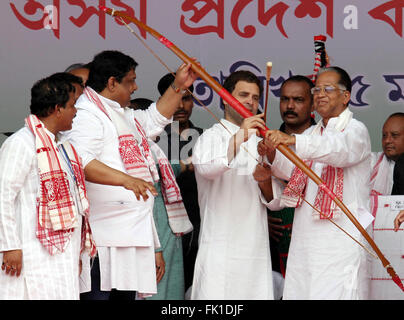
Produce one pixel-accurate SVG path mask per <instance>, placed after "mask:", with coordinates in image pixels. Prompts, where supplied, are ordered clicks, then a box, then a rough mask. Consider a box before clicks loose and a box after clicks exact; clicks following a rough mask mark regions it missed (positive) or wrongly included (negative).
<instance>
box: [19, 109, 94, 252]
mask: <svg viewBox="0 0 404 320" xmlns="http://www.w3.org/2000/svg"><path fill="white" fill-rule="evenodd" d="M25 123H26V125H27V127H28V128H29V129H30V130H31V132H32V133H33V134H34V136H35V146H36V152H37V160H38V172H39V180H40V186H39V197H38V199H37V210H38V212H37V214H38V220H37V231H36V237H37V238H38V240H39V241H40V242H41V244H42V245H43V246H44V247H45V249H46V250H47V251H48V252H49V253H50V254H51V255H54V254H56V253H58V252H64V251H65V250H66V248H67V245H68V244H69V241H70V238H71V236H72V234H73V232H74V229H75V228H76V227H77V226H78V220H77V219H78V217H79V215H80V213H79V211H82V212H84V216H83V223H82V230H81V231H82V233H81V252H83V251H84V250H87V251H88V252H89V254H90V255H91V256H93V255H95V253H96V247H95V244H94V241H93V239H92V234H91V229H90V225H89V223H88V213H89V210H88V208H89V204H88V200H87V194H86V189H85V185H84V173H83V169H82V165H81V161H80V158H79V156H78V155H77V153H76V151H75V149H74V148H73V146H72V145H71V144H70V143H69V142H65V143H64V144H63V145H62V148H63V150H64V152H66V156H67V158H68V160H69V162H70V164H69V165H70V166H71V168H72V174H73V175H74V179H75V181H76V185H77V189H78V191H79V192H78V193H79V194H78V195H79V200H80V203H78V204H77V205H78V206H79V207H80V208H76V206H75V203H74V200H73V197H72V195H71V193H70V188H69V181H68V178H67V173H66V172H65V171H64V170H63V168H62V164H61V159H62V158H61V157H63V155H61V154H60V152H59V150H58V148H57V146H56V143H55V141H54V140H53V139H52V138H51V137H50V136H49V135H48V134H47V132H46V130H45V126H44V125H43V123H42V122H41V121H40V120H39V119H38V118H37V117H36V116H35V115H30V116H28V117H27V118H26V119H25ZM80 209H82V210H80Z"/></svg>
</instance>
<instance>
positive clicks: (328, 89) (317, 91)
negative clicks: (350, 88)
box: [310, 86, 346, 95]
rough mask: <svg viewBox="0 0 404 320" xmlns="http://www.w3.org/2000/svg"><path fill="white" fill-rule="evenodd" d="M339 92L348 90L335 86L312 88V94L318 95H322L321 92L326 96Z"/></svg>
mask: <svg viewBox="0 0 404 320" xmlns="http://www.w3.org/2000/svg"><path fill="white" fill-rule="evenodd" d="M337 90H341V91H345V90H346V89H342V88H338V87H334V86H325V87H314V88H311V90H310V91H311V94H313V95H316V94H320V92H322V91H324V93H325V94H331V93H333V92H335V91H337Z"/></svg>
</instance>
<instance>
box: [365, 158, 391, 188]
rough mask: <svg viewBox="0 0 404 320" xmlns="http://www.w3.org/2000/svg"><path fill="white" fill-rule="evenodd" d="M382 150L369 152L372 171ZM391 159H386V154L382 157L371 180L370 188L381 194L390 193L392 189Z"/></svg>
mask: <svg viewBox="0 0 404 320" xmlns="http://www.w3.org/2000/svg"><path fill="white" fill-rule="evenodd" d="M382 154H383V152H372V154H371V170H370V172H372V171H373V169H374V167H375V165H376V163H377V162H378V160H379V158H380V156H381V155H382ZM394 164H395V162H394V161H393V160H389V159H387V157H386V156H384V157H383V158H382V161H381V163H380V164H379V170H378V171H377V175H376V177H375V178H374V179H373V181H371V185H370V190H375V191H376V192H379V193H381V194H382V195H391V191H392V190H393V172H394Z"/></svg>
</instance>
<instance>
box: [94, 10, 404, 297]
mask: <svg viewBox="0 0 404 320" xmlns="http://www.w3.org/2000/svg"><path fill="white" fill-rule="evenodd" d="M100 9H101V10H103V11H104V12H105V13H107V14H109V15H111V16H118V17H121V18H123V19H125V20H127V21H131V22H133V23H134V24H136V25H137V26H138V27H139V28H141V29H143V30H145V31H146V32H148V33H149V34H151V35H152V36H153V37H154V38H156V39H157V40H158V41H160V42H161V43H162V44H164V45H165V46H166V47H167V48H169V49H170V50H171V51H172V52H174V53H175V54H176V55H177V56H178V57H179V58H180V59H181V60H182V61H184V62H185V63H187V64H191V68H192V70H193V71H194V72H195V73H196V74H198V75H199V77H200V78H201V79H202V80H204V81H205V82H206V83H207V84H208V85H209V86H210V87H211V88H212V89H213V90H214V91H215V92H216V93H217V94H218V95H219V96H220V97H221V98H222V99H223V100H225V101H226V102H227V103H228V104H229V106H230V107H232V108H233V109H234V110H235V111H237V112H238V113H239V114H240V115H241V116H242V117H243V118H248V117H251V116H253V114H252V113H251V112H250V111H249V110H247V109H246V108H245V107H244V106H243V105H242V104H241V103H240V102H239V101H238V100H237V99H236V98H234V97H233V96H232V95H231V94H230V93H229V92H228V91H227V90H226V89H224V88H223V87H222V86H221V85H220V84H219V83H218V82H217V81H216V80H215V79H214V78H213V77H211V76H210V75H209V74H208V73H207V72H206V71H205V70H204V69H203V68H202V67H201V66H200V65H198V64H196V63H195V61H194V60H192V59H191V58H190V57H189V56H188V55H186V54H185V53H184V52H183V51H182V50H180V49H179V48H178V47H177V46H175V45H174V44H173V43H172V42H171V41H169V40H168V39H167V38H165V37H164V36H162V35H161V34H160V33H158V32H157V31H156V30H154V29H152V28H150V27H149V26H147V25H146V24H144V23H142V22H141V21H139V20H138V19H136V18H135V17H131V16H128V15H126V14H124V13H122V12H120V11H115V10H114V9H110V8H107V7H104V6H100ZM268 130H269V129H268V128H267V127H265V129H260V134H261V136H262V137H265V134H266V132H267V131H268ZM277 149H278V150H279V151H280V152H281V153H282V154H283V155H284V156H286V158H288V159H289V160H290V161H291V162H292V163H293V164H294V165H296V166H297V167H298V168H300V169H301V170H302V171H303V172H304V173H305V174H306V175H307V176H308V177H309V178H310V179H311V180H313V181H314V182H315V183H316V184H317V185H318V187H319V188H322V189H323V190H324V192H325V193H327V194H328V196H329V197H331V199H332V200H333V201H334V202H335V203H336V204H337V205H338V207H339V208H341V210H342V211H343V212H344V213H345V215H346V216H347V217H348V218H349V220H351V222H352V223H353V224H354V225H355V227H356V228H357V229H358V230H359V231H360V233H361V234H362V235H363V236H364V238H365V239H366V241H367V242H368V243H369V244H370V246H371V247H372V248H373V250H374V251H375V253H376V254H377V256H378V257H379V259H380V261H381V262H382V264H383V266H384V268H386V270H387V272H388V273H389V274H390V276H391V278H392V279H393V281H394V282H395V283H396V284H397V285H398V286H399V287H400V289H401V290H402V291H404V286H403V284H402V282H401V280H400V278H399V277H398V275H397V274H396V272H395V270H394V268H393V267H392V266H391V265H390V262H389V261H388V260H387V259H386V257H385V256H384V255H383V253H382V252H381V251H380V249H379V248H378V246H377V245H376V243H375V242H374V241H373V239H372V238H371V237H370V236H369V234H368V233H367V232H366V230H365V229H364V228H363V227H362V225H361V224H360V223H359V222H358V220H357V219H356V218H355V216H354V215H353V214H352V213H351V212H350V211H349V209H348V208H347V207H346V206H345V204H344V203H343V202H342V201H341V200H340V199H339V198H338V197H337V196H336V195H335V194H334V193H333V192H332V191H331V190H330V189H329V188H328V187H327V186H326V185H325V183H324V181H323V180H322V179H321V178H320V177H319V176H317V175H316V174H315V173H314V171H312V170H311V169H310V168H309V167H308V166H307V165H306V164H305V163H304V162H303V160H302V159H300V158H299V157H298V156H297V155H296V154H295V153H294V152H293V151H292V150H291V149H290V148H288V147H287V146H286V145H283V144H280V145H279V146H278V147H277Z"/></svg>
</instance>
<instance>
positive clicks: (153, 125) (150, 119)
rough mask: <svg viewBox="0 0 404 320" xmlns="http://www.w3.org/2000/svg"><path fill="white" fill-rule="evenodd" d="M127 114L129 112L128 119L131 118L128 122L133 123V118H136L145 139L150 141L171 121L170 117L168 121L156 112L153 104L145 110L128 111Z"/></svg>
mask: <svg viewBox="0 0 404 320" xmlns="http://www.w3.org/2000/svg"><path fill="white" fill-rule="evenodd" d="M127 112H129V117H130V118H132V119H129V120H130V121H133V118H136V120H137V121H139V123H140V124H141V125H142V128H143V129H144V131H145V132H146V135H147V137H148V138H149V139H151V140H154V139H155V138H156V137H157V136H158V135H159V134H160V133H161V132H163V130H164V128H165V127H166V126H167V125H168V124H170V123H171V122H172V121H173V118H172V117H171V119H168V118H166V117H164V116H163V115H162V114H161V113H160V112H159V111H158V110H157V106H156V103H155V102H153V103H152V104H151V105H150V107H149V108H147V109H146V110H133V109H129V110H127Z"/></svg>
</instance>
